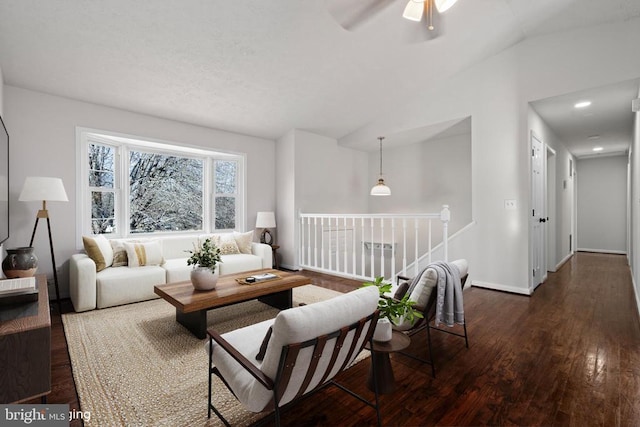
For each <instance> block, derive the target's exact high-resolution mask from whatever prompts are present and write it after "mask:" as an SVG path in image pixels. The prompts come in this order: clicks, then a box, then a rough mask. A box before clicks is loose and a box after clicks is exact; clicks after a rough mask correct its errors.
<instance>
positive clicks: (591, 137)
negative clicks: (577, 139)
mask: <svg viewBox="0 0 640 427" xmlns="http://www.w3.org/2000/svg"><path fill="white" fill-rule="evenodd" d="M587 139H592V140H593V139H600V135H591V136H589V137H587Z"/></svg>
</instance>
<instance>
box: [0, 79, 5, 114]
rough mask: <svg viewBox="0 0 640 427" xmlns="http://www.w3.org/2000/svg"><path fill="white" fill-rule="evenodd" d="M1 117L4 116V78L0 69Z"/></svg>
mask: <svg viewBox="0 0 640 427" xmlns="http://www.w3.org/2000/svg"><path fill="white" fill-rule="evenodd" d="M0 116H4V78H3V76H2V67H0Z"/></svg>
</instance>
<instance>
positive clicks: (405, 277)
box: [396, 274, 411, 285]
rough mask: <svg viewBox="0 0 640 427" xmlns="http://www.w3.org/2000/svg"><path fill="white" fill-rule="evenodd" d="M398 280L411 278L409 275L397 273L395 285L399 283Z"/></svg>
mask: <svg viewBox="0 0 640 427" xmlns="http://www.w3.org/2000/svg"><path fill="white" fill-rule="evenodd" d="M400 280H411V277H407V276H401V275H399V274H398V276H396V285H399V284H400Z"/></svg>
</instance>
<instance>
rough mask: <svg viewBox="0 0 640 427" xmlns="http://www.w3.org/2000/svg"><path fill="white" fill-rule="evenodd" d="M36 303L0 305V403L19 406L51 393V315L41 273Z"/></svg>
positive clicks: (47, 294)
mask: <svg viewBox="0 0 640 427" xmlns="http://www.w3.org/2000/svg"><path fill="white" fill-rule="evenodd" d="M36 280H37V284H38V300H37V301H35V302H28V303H22V304H15V305H10V306H0V384H2V387H0V403H19V402H23V401H26V400H30V399H34V398H38V397H40V398H41V399H42V401H43V402H44V401H45V400H46V396H47V394H49V393H50V392H51V316H50V315H49V293H48V291H47V278H46V276H45V275H44V274H42V275H38V276H36Z"/></svg>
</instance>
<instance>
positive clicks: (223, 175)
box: [216, 160, 238, 194]
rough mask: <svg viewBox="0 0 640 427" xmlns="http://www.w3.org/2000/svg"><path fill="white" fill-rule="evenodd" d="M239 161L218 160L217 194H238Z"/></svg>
mask: <svg viewBox="0 0 640 427" xmlns="http://www.w3.org/2000/svg"><path fill="white" fill-rule="evenodd" d="M237 170H238V163H237V162H234V161H228V160H216V194H236V181H237V180H236V174H237Z"/></svg>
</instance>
